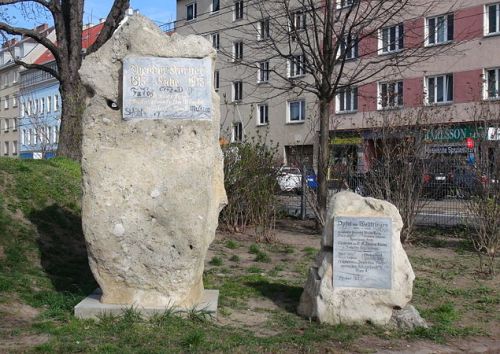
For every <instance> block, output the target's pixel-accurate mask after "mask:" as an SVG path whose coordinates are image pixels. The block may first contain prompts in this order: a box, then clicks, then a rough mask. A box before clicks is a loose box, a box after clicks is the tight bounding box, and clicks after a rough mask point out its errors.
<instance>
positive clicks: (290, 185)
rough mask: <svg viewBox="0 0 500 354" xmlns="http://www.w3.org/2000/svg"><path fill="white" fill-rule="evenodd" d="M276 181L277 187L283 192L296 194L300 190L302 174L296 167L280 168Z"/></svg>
mask: <svg viewBox="0 0 500 354" xmlns="http://www.w3.org/2000/svg"><path fill="white" fill-rule="evenodd" d="M277 180H278V186H279V187H280V190H281V191H283V192H292V191H296V192H298V191H300V190H301V188H302V173H301V172H300V169H298V168H297V167H289V166H282V167H280V169H279V171H278V177H277Z"/></svg>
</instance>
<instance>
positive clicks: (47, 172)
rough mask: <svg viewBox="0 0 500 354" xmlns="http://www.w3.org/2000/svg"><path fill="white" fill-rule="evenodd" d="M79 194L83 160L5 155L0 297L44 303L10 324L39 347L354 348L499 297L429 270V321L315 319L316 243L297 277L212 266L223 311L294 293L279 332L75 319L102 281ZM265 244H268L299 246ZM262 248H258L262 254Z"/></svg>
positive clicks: (442, 324)
mask: <svg viewBox="0 0 500 354" xmlns="http://www.w3.org/2000/svg"><path fill="white" fill-rule="evenodd" d="M79 199H80V168H79V166H78V165H77V164H75V163H73V162H71V161H68V160H61V159H56V160H51V161H19V160H11V159H4V158H0V305H2V303H3V304H4V305H5V304H10V303H14V302H17V303H24V304H28V305H30V306H32V307H35V308H37V309H39V310H40V315H39V316H38V317H37V318H35V319H34V320H33V321H32V322H31V323H29V325H26V326H24V327H21V328H16V329H15V330H12V331H11V332H9V333H8V335H9V336H14V337H15V336H18V337H22V336H23V335H37V334H49V335H50V340H49V341H48V342H47V343H45V344H42V345H39V346H38V347H36V348H34V349H35V350H36V351H40V352H50V353H52V352H65V353H67V352H109V353H112V352H116V353H118V352H119V353H131V352H134V353H136V352H144V353H154V352H184V351H203V352H204V351H217V352H221V351H222V352H262V351H266V352H286V353H288V352H302V351H312V352H316V351H324V350H325V349H326V348H330V349H331V348H334V349H335V348H336V349H348V350H349V348H350V346H351V345H353V343H354V342H355V340H356V338H359V337H360V336H362V335H365V334H368V335H375V336H377V337H379V338H382V339H396V338H430V339H433V340H438V341H439V340H443V338H446V337H449V336H460V335H467V334H471V333H475V330H474V328H469V327H465V328H464V326H458V324H459V323H458V322H457V321H458V320H459V318H460V313H461V311H462V310H461V309H460V308H458V310H457V308H456V306H454V305H453V300H454V299H453V298H452V295H453V296H455V295H456V297H457V298H458V296H460V297H463V298H464V300H465V299H471V298H472V299H477V297H479V298H481V299H482V298H484V299H485V300H484V302H486V304H485V303H484V302H482V303H481V304H478V306H483V305H487V306H486V308H485V309H484V310H483V311H484V313H487V312H488V311H491V307H496V306H498V295H497V294H496V292H493V293H492V290H491V289H487V288H479V289H477V293H464V294H462V293H459V294H454V293H453V292H450V288H445V287H444V286H443V284H439V283H436V282H433V281H431V280H430V279H429V280H426V279H427V278H426V277H425V276H424V277H423V278H421V279H418V281H417V282H416V285H415V295H416V296H415V303H416V305H417V306H418V307H419V308H421V309H422V310H424V314H425V315H427V316H428V318H429V319H431V320H433V321H434V323H435V324H436V326H435V327H434V328H433V329H431V330H424V331H416V332H410V333H403V332H397V331H388V330H386V329H380V328H376V327H372V326H364V327H357V326H351V327H348V326H343V325H340V326H335V327H332V326H326V325H319V324H317V323H315V322H309V321H307V320H304V319H302V318H300V317H298V316H297V315H296V314H295V306H296V304H297V302H298V299H299V296H300V293H301V290H302V289H301V286H302V284H303V282H304V280H305V272H306V270H307V266H308V264H310V262H311V260H312V258H313V256H314V254H313V253H315V251H314V250H312V252H305V251H304V255H303V258H302V259H303V262H302V263H303V267H299V268H300V269H298V270H297V276H296V277H295V279H292V280H290V279H288V278H285V277H280V272H281V271H282V270H283V268H286V267H288V268H290V266H287V265H284V266H283V267H281V268H278V267H277V266H276V267H274V269H273V270H272V271H271V272H268V273H260V274H254V273H257V272H254V271H253V270H252V269H250V268H252V267H250V268H249V269H248V270H247V274H243V275H242V274H238V275H234V274H233V276H225V277H221V276H220V275H219V273H221V270H218V269H217V268H218V267H215V268H213V269H211V270H208V271H207V272H206V275H205V284H206V285H207V287H208V288H218V289H220V291H221V298H220V311H221V315H222V316H225V313H231V311H233V310H234V311H237V310H238V308H239V307H245V306H246V300H247V299H248V298H259V297H267V298H271V299H272V298H273V297H275V298H278V297H279V298H280V299H282V300H284V301H285V302H286V303H289V304H290V306H288V308H286V309H283V310H279V311H274V312H273V311H271V312H272V313H271V315H270V318H271V320H270V321H269V323H267V324H266V326H268V327H269V328H270V329H271V330H272V331H275V333H276V334H275V335H268V336H256V335H255V333H253V332H251V331H249V330H246V329H243V328H234V327H229V326H221V325H218V324H216V323H209V324H207V323H206V322H205V321H204V320H203V318H201V317H200V316H197V314H192V316H191V318H189V319H181V318H178V317H177V316H173V315H172V314H169V313H166V314H165V315H164V316H159V317H157V318H154V319H153V320H150V321H145V320H142V319H140V318H138V316H137V314H135V313H134V312H133V311H129V312H127V313H125V314H124V316H122V317H121V318H104V319H102V320H101V321H100V322H99V323H95V322H93V321H81V320H76V319H74V318H73V316H72V308H73V306H74V305H75V304H76V303H77V302H78V301H80V300H81V299H82V298H83V297H84V296H85V295H87V294H88V293H89V292H90V291H91V290H92V289H93V288H94V287H95V286H96V284H95V282H94V280H93V278H92V276H91V273H90V271H89V268H88V264H87V259H86V253H85V246H84V241H83V236H82V230H81V226H80V206H79ZM234 247H236V246H235V245H232V244H231V245H226V248H228V252H225V253H224V254H223V255H221V256H220V258H221V259H220V260H219V261H218V262H215V263H218V264H223V263H225V264H229V263H231V262H232V261H231V260H230V259H229V256H230V252H229V251H230V250H231V249H232V248H234ZM263 247H265V250H264V251H265V252H267V253H268V254H272V253H273V252H278V254H279V252H281V254H283V253H289V252H293V251H294V250H293V249H291V250H290V249H284V250H278V251H276V250H274V249H273V248H272V246H263ZM250 248H251V247H250ZM264 251H262V250H261V251H260V253H261V254H265V252H264ZM249 252H250V253H252V254H256V256H255V259H256V261H257V258H259V257H258V254H257V253H256V251H255V250H253V251H252V250H250V251H249ZM279 257H282V256H281V255H280V256H279ZM260 258H262V259H261V260H260V262H261V263H260V264H264V263H265V261H267V258H266V257H263V256H261V257H260ZM260 258H259V259H260ZM264 258H265V259H264ZM415 261H416V262H415V266H416V270H417V271H418V269H419V267H420V268H422V269H424V267H426V266H427V264H428V262H429V260H426V259H416V260H415ZM431 261H432V260H431ZM262 262H264V263H262ZM457 262H458V260H457ZM233 263H234V259H233ZM273 263H274V262H273ZM302 263H301V264H302ZM420 264H421V265H420ZM256 265H259V263H256ZM215 266H217V264H215ZM254 268H255V267H254ZM302 268H304V269H302ZM437 268H438V269H439V267H437ZM447 269H449V267H447ZM228 271H229V272H231V270H230V269H229V270H228ZM259 272H260V270H259ZM447 274H448V273H447ZM438 285H439V286H438ZM477 310H478V309H476V308H475V309H474V311H477ZM0 317H2V313H1V312H0ZM3 335H6V333H3V334H2V328H1V326H0V337H2V336H3ZM0 344H1V341H0ZM0 351H1V348H0Z"/></svg>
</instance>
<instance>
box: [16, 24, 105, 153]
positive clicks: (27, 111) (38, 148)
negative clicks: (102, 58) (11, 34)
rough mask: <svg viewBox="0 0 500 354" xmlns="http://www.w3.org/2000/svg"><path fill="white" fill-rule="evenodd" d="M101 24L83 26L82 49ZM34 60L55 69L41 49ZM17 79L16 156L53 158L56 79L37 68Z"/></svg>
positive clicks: (56, 126)
mask: <svg viewBox="0 0 500 354" xmlns="http://www.w3.org/2000/svg"><path fill="white" fill-rule="evenodd" d="M103 26H104V24H103V23H100V24H98V25H88V26H87V27H86V28H84V30H83V32H82V49H83V51H85V49H86V48H88V47H89V46H90V45H91V44H92V43H94V41H95V40H96V38H97V36H98V34H99V33H100V31H101V29H102V27H103ZM34 63H35V64H38V65H45V66H48V67H51V68H52V69H54V70H57V65H56V62H55V60H54V56H53V55H52V53H51V52H50V51H49V50H46V49H45V48H44V51H43V52H42V53H41V54H40V55H39V56H38V57H37V58H36V59H35V60H34ZM20 81H21V84H20V91H19V98H20V107H21V109H20V110H19V121H20V122H21V124H20V138H19V141H20V147H19V156H20V157H21V158H25V159H47V158H52V157H55V156H56V152H57V146H58V142H59V129H60V125H61V108H62V102H61V96H60V93H59V81H57V80H56V79H55V78H54V77H53V76H52V75H50V74H49V73H47V72H45V71H42V70H39V69H29V70H24V71H23V72H22V73H21V80H20Z"/></svg>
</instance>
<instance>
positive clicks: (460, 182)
mask: <svg viewBox="0 0 500 354" xmlns="http://www.w3.org/2000/svg"><path fill="white" fill-rule="evenodd" d="M449 178H450V180H451V182H452V183H453V188H454V189H455V191H456V193H457V195H458V196H459V197H462V198H469V197H471V196H477V195H481V194H482V193H483V192H484V188H485V186H486V184H487V183H488V179H487V177H486V176H484V175H482V174H481V173H479V171H477V170H475V169H474V167H472V166H460V167H457V168H455V169H454V170H453V171H452V172H451V173H450V175H449Z"/></svg>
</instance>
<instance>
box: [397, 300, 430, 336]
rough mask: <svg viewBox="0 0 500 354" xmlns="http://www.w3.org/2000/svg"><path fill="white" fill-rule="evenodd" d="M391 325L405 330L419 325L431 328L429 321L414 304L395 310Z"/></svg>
mask: <svg viewBox="0 0 500 354" xmlns="http://www.w3.org/2000/svg"><path fill="white" fill-rule="evenodd" d="M389 325H391V326H392V327H395V328H398V329H404V330H413V329H415V328H418V327H423V328H429V325H428V324H427V322H425V320H424V319H423V318H422V317H421V316H420V314H419V313H418V311H417V309H416V308H415V307H413V306H412V305H406V307H405V308H402V309H398V310H394V311H393V313H392V317H391V321H390V323H389Z"/></svg>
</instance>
